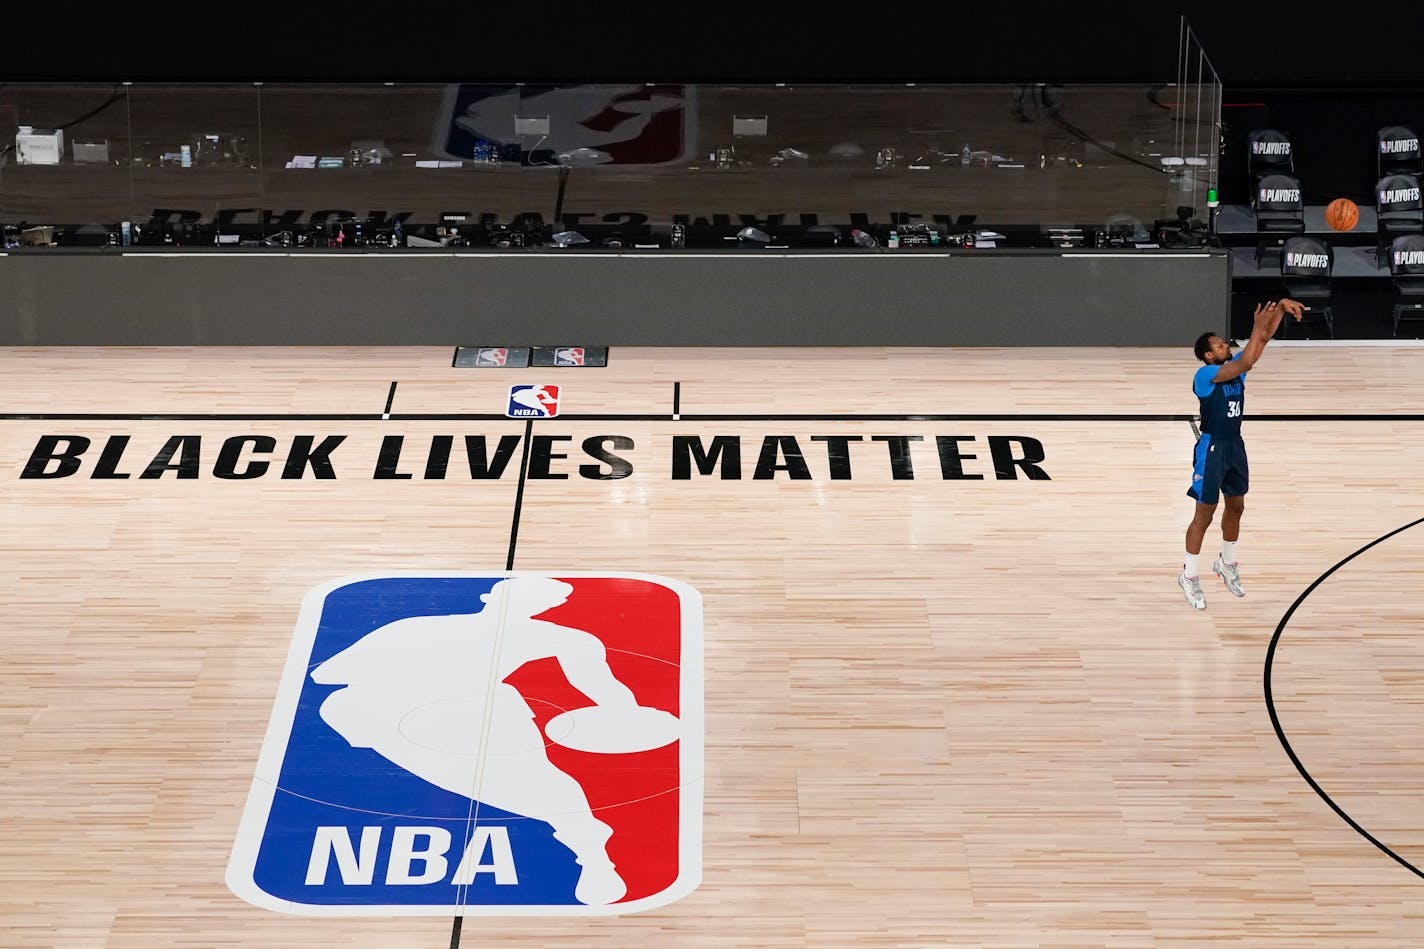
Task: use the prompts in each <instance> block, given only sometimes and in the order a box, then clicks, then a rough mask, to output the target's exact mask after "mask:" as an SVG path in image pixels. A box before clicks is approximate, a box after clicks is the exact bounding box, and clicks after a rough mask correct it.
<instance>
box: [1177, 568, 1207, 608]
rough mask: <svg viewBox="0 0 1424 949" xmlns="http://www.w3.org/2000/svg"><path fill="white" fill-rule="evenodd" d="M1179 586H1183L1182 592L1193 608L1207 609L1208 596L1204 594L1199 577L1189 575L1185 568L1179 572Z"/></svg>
mask: <svg viewBox="0 0 1424 949" xmlns="http://www.w3.org/2000/svg"><path fill="white" fill-rule="evenodd" d="M1177 586H1179V587H1181V588H1182V594H1183V595H1184V596H1186V598H1187V602H1188V603H1190V604H1191V605H1192V609H1194V610H1204V609H1206V597H1205V596H1203V595H1202V591H1201V581H1200V580H1199V579H1198V578H1196V577H1189V576H1187V572H1186V571H1185V570H1183V571H1182V572H1181V573H1179V574H1177Z"/></svg>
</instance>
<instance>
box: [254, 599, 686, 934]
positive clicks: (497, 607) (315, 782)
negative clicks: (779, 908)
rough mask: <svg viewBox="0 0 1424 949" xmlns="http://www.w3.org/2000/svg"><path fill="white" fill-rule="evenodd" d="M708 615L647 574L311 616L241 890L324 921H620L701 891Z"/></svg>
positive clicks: (355, 603) (276, 730) (259, 781)
mask: <svg viewBox="0 0 1424 949" xmlns="http://www.w3.org/2000/svg"><path fill="white" fill-rule="evenodd" d="M701 848H702V600H701V596H700V595H699V594H698V593H697V591H696V590H694V589H692V588H691V587H689V586H687V585H686V584H684V583H680V582H678V581H675V580H669V579H666V578H664V577H655V576H651V575H646V574H611V573H600V574H591V573H560V574H540V573H489V574H484V575H477V576H475V575H468V574H425V575H419V576H403V575H390V576H373V577H361V578H352V579H347V580H342V581H338V582H336V583H333V584H330V585H328V586H325V587H321V588H318V589H316V590H313V591H312V592H311V593H309V594H308V595H307V597H306V600H305V601H304V603H303V605H302V611H301V616H300V618H299V620H298V623H297V631H296V635H295V637H294V638H293V642H292V649H291V653H290V655H289V657H288V660H287V665H286V669H285V671H284V673H283V677H282V682H281V684H280V686H279V689H278V694H277V701H276V705H275V707H274V710H273V713H272V722H271V725H270V727H269V729H268V732H267V738H266V741H265V743H264V744H263V747H262V752H261V756H260V758H259V760H258V764H257V774H256V776H255V778H254V779H253V783H252V790H251V793H250V794H249V797H248V802H247V808H246V810H245V811H244V813H243V816H242V822H241V826H240V827H239V830H238V835H237V840H236V843H235V844H234V846H233V852H232V859H231V861H230V862H229V865H228V873H227V882H228V886H229V887H230V888H231V889H232V891H233V892H234V893H236V894H237V895H238V896H240V897H242V898H243V899H245V900H247V901H249V902H251V903H254V904H256V905H258V906H262V907H266V908H269V909H275V910H281V911H283V912H289V913H299V914H307V915H332V916H351V915H439V916H450V915H481V914H483V915H614V914H618V913H627V912H634V911H636V910H642V909H649V908H652V907H656V906H661V905H664V904H666V903H670V902H672V901H673V900H676V899H679V898H680V897H682V896H685V895H686V894H688V893H690V892H691V891H692V890H693V889H694V888H695V887H696V886H697V884H698V883H699V882H700V880H701V872H702V867H701V863H702V849H701Z"/></svg>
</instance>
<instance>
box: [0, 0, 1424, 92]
mask: <svg viewBox="0 0 1424 949" xmlns="http://www.w3.org/2000/svg"><path fill="white" fill-rule="evenodd" d="M10 6H11V7H12V8H13V9H7V11H6V16H5V33H6V42H5V44H4V51H3V54H0V80H4V81H40V80H68V81H94V80H114V79H120V80H121V79H128V80H130V81H139V82H142V81H155V80H169V81H193V82H204V81H207V82H213V81H258V80H266V81H272V82H278V81H297V82H304V81H314V82H315V81H358V82H381V81H387V82H401V81H407V82H414V81H429V82H446V81H464V82H481V81H492V82H493V81H528V82H560V81H562V82H569V81H572V82H598V81H610V82H611V81H682V82H741V83H748V82H901V81H903V82H973V81H982V82H1003V81H1024V80H1031V81H1046V82H1055V81H1056V82H1144V81H1145V82H1158V81H1171V80H1172V79H1173V77H1174V75H1175V73H1176V70H1177V60H1178V48H1179V36H1180V34H1181V32H1182V31H1181V22H1182V15H1183V13H1185V14H1186V21H1187V23H1189V24H1190V26H1191V28H1192V30H1193V31H1194V33H1195V34H1196V36H1197V38H1198V39H1199V40H1200V43H1201V47H1202V48H1203V49H1204V50H1205V54H1206V56H1207V57H1208V59H1209V60H1210V63H1211V64H1212V65H1213V66H1214V67H1215V68H1216V71H1217V73H1218V74H1219V75H1220V76H1221V78H1222V80H1223V82H1224V83H1225V84H1226V85H1227V86H1233V85H1241V86H1262V85H1282V86H1290V85H1299V84H1303V83H1304V84H1315V85H1320V84H1333V83H1341V82H1348V83H1364V84H1371V83H1373V84H1380V85H1388V86H1395V87H1398V86H1406V85H1407V86H1419V85H1424V69H1421V68H1420V66H1419V61H1420V55H1419V52H1418V47H1419V45H1420V43H1421V37H1424V29H1422V28H1424V11H1420V10H1415V9H1413V8H1412V5H1410V7H1409V8H1406V9H1400V7H1401V5H1395V8H1394V9H1392V10H1390V11H1388V12H1387V13H1386V12H1379V13H1375V12H1371V13H1369V14H1368V15H1364V14H1357V13H1346V12H1342V8H1344V9H1348V8H1347V7H1345V5H1343V4H1330V5H1327V4H1310V3H1294V4H1251V5H1248V4H1236V5H1233V6H1226V5H1220V6H1213V5H1190V6H1184V5H1171V4H1129V3H1105V2H1097V0H1081V2H1077V3H1060V4H1051V5H1050V4H1034V3H1017V4H997V5H992V4H985V3H979V4H973V5H971V4H965V3H922V4H918V5H911V4H901V5H898V6H894V7H888V6H886V7H874V8H863V7H856V6H845V5H840V4H837V5H830V4H827V5H825V7H824V8H821V7H817V6H813V5H810V4H794V5H788V4H777V5H771V4H762V5H757V4H748V3H739V4H725V5H713V4H701V5H690V4H659V5H656V6H654V5H650V4H622V5H612V4H593V3H589V4H586V5H575V4H571V3H563V2H560V3H547V2H546V3H543V4H532V3H529V4H524V5H515V4H502V5H493V4H490V5H467V6H465V7H450V8H434V7H411V6H409V5H401V6H395V5H377V6H354V5H353V6H349V7H341V6H337V5H333V4H325V5H321V6H312V7H304V8H295V7H292V6H276V5H270V6H256V5H252V6H249V5H229V6H223V7H212V6H204V7H201V8H200V7H197V6H191V5H190V6H181V7H175V6H166V5H165V6H163V7H161V8H160V9H159V10H158V11H157V12H148V11H145V9H144V8H142V7H137V6H123V7H107V6H99V5H89V4H85V5H72V4H50V5H47V6H45V5H39V4H26V5H20V4H12V5H10ZM200 11H201V12H200Z"/></svg>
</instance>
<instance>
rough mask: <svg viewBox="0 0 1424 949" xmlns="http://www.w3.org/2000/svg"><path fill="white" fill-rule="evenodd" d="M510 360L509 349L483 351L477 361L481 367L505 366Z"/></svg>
mask: <svg viewBox="0 0 1424 949" xmlns="http://www.w3.org/2000/svg"><path fill="white" fill-rule="evenodd" d="M508 359H509V350H507V349H481V350H480V355H479V359H478V360H477V361H478V362H479V364H480V365H481V366H503V365H504V363H505V361H506V360H508Z"/></svg>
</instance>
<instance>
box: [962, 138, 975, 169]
mask: <svg viewBox="0 0 1424 949" xmlns="http://www.w3.org/2000/svg"><path fill="white" fill-rule="evenodd" d="M973 160H974V153H973V152H971V151H970V150H969V143H968V142H965V143H964V148H963V150H961V151H960V153H959V163H960V164H961V165H963V166H964V167H965V168H968V167H969V163H970V162H972V161H973Z"/></svg>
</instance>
